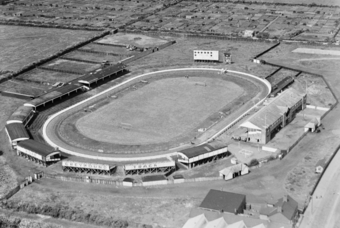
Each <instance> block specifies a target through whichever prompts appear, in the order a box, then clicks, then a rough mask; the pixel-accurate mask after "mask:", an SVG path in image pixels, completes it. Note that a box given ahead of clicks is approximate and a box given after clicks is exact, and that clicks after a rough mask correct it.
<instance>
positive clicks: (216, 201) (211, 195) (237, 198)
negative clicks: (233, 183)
mask: <svg viewBox="0 0 340 228" xmlns="http://www.w3.org/2000/svg"><path fill="white" fill-rule="evenodd" d="M245 199H246V196H245V195H242V194H238V193H233V192H224V191H220V190H215V189H210V191H209V192H208V194H207V195H206V197H205V198H204V200H203V201H202V203H201V205H200V206H199V207H200V208H206V209H211V210H216V211H222V210H223V211H224V212H229V213H235V209H238V208H239V207H240V205H241V204H242V202H243V201H244V200H245Z"/></svg>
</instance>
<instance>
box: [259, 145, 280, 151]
mask: <svg viewBox="0 0 340 228" xmlns="http://www.w3.org/2000/svg"><path fill="white" fill-rule="evenodd" d="M262 150H264V151H269V152H276V151H277V149H276V148H273V147H268V146H262Z"/></svg>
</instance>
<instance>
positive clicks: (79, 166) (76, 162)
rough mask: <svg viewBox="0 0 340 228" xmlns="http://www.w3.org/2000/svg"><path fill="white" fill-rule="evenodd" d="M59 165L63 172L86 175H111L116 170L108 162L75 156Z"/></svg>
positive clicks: (115, 167) (113, 165)
mask: <svg viewBox="0 0 340 228" xmlns="http://www.w3.org/2000/svg"><path fill="white" fill-rule="evenodd" d="M61 165H62V169H63V171H64V172H70V173H77V174H87V175H88V174H95V175H113V174H114V173H115V172H116V169H117V166H116V165H115V164H112V163H110V162H106V161H101V160H90V159H86V158H81V157H75V156H74V157H70V158H68V159H66V160H63V161H62V163H61Z"/></svg>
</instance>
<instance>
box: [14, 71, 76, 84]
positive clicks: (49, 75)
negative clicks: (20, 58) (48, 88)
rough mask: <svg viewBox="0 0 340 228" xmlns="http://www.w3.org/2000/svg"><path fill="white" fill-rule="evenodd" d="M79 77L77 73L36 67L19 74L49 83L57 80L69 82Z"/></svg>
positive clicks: (29, 78) (22, 76)
mask: <svg viewBox="0 0 340 228" xmlns="http://www.w3.org/2000/svg"><path fill="white" fill-rule="evenodd" d="M78 77H79V75H76V74H68V73H61V72H54V71H48V70H43V69H34V70H31V71H28V72H26V73H23V74H20V75H19V76H18V78H21V79H26V80H33V81H40V82H43V83H48V84H54V83H56V82H68V81H71V80H74V79H76V78H78Z"/></svg>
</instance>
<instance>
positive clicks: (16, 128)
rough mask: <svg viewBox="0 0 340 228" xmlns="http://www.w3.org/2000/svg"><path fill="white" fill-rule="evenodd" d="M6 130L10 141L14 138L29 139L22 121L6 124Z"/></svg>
mask: <svg viewBox="0 0 340 228" xmlns="http://www.w3.org/2000/svg"><path fill="white" fill-rule="evenodd" d="M6 130H7V132H8V135H9V137H10V138H11V140H12V141H14V140H16V139H29V138H30V136H29V135H28V132H27V130H26V128H25V126H24V125H23V124H22V123H10V124H6Z"/></svg>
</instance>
